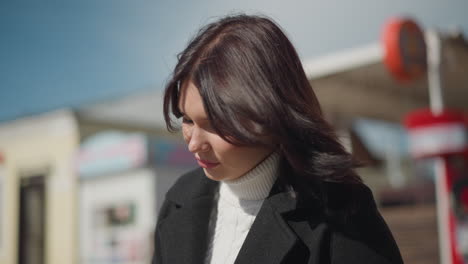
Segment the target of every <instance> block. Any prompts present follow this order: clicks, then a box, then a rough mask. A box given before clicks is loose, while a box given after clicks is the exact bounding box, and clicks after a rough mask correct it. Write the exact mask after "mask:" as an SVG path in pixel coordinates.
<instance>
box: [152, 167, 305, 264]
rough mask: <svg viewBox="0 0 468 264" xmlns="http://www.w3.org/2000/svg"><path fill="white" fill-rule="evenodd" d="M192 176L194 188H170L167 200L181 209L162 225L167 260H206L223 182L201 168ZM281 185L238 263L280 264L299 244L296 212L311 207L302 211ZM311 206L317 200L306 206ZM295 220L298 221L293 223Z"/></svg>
mask: <svg viewBox="0 0 468 264" xmlns="http://www.w3.org/2000/svg"><path fill="white" fill-rule="evenodd" d="M192 177H196V178H197V179H196V180H194V181H191V184H190V188H189V189H187V190H185V192H182V193H181V192H180V191H172V192H171V191H170V192H168V194H167V199H169V200H171V201H172V202H174V203H175V204H176V207H177V208H178V209H176V211H175V212H173V213H171V214H170V215H169V216H168V217H167V218H165V219H164V220H163V221H162V222H161V224H160V235H161V241H162V244H163V245H162V246H163V249H164V252H165V255H166V256H165V257H164V258H163V261H164V263H166V262H167V263H203V261H204V258H205V254H206V250H207V244H208V237H207V233H208V224H209V219H210V213H211V209H212V208H213V206H215V194H216V191H217V188H218V186H219V183H218V182H216V181H212V180H210V179H208V178H207V177H206V176H205V174H204V172H203V170H201V169H199V170H197V171H196V173H194V174H193V176H192ZM281 186H282V185H281V184H280V183H279V181H278V180H277V181H276V182H275V184H274V185H273V187H272V190H271V192H270V194H269V196H268V197H267V198H266V199H265V201H264V202H263V204H262V207H261V209H260V211H259V213H258V215H257V217H256V219H255V221H254V223H253V225H252V227H251V229H250V231H249V233H248V235H247V237H246V239H245V241H244V244H243V245H242V247H241V249H240V251H239V254H238V256H237V259H236V261H235V263H236V264H246V263H280V261H281V260H282V259H283V258H284V257H285V256H286V255H287V254H288V253H289V252H290V251H291V250H292V249H293V248H294V247H295V245H297V244H299V242H300V240H299V238H298V236H297V235H296V232H295V230H294V229H295V228H296V227H297V226H298V225H297V222H300V221H298V218H297V216H298V214H296V213H297V212H304V211H309V212H310V211H311V210H301V209H305V207H303V206H301V205H299V204H298V200H297V199H296V197H295V194H294V192H292V191H290V190H286V189H284V188H281ZM311 206H312V207H313V206H314V203H309V204H308V205H307V206H306V207H311ZM301 217H302V218H304V219H305V220H307V221H309V220H310V219H309V216H308V215H307V214H306V215H304V214H301ZM301 217H300V218H301ZM291 221H294V222H295V223H294V224H292V225H291V224H290V222H291ZM291 226H292V227H291ZM299 228H301V227H299ZM272 241H274V243H272Z"/></svg>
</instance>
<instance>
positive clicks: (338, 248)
mask: <svg viewBox="0 0 468 264" xmlns="http://www.w3.org/2000/svg"><path fill="white" fill-rule="evenodd" d="M325 191H326V195H327V197H328V198H327V201H326V215H327V222H328V224H329V227H330V229H331V234H332V237H331V249H330V251H331V252H330V254H331V259H332V260H334V261H332V263H347V262H346V261H347V260H349V259H350V258H352V259H361V260H363V262H362V263H397V264H400V263H403V261H402V258H401V254H400V251H399V249H398V246H397V244H396V242H395V240H394V238H393V235H392V233H391V231H390V229H389V228H388V226H387V224H386V222H385V220H384V219H383V217H382V216H381V214H380V212H379V210H378V208H377V206H376V203H375V200H374V196H373V194H372V191H371V190H370V189H369V187H367V186H366V185H364V184H340V183H327V184H325ZM366 261H367V262H366Z"/></svg>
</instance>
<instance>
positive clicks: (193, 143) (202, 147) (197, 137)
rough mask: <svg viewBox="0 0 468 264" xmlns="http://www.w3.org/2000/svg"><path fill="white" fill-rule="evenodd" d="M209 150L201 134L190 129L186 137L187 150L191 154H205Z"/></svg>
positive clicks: (196, 130) (197, 130)
mask: <svg viewBox="0 0 468 264" xmlns="http://www.w3.org/2000/svg"><path fill="white" fill-rule="evenodd" d="M209 149H210V146H209V144H208V142H207V141H206V139H205V138H204V135H203V132H201V131H199V129H196V128H194V129H192V131H191V133H190V135H189V136H188V150H189V151H190V152H192V153H197V152H206V151H208V150H209Z"/></svg>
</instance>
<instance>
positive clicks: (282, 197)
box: [235, 189, 300, 264]
mask: <svg viewBox="0 0 468 264" xmlns="http://www.w3.org/2000/svg"><path fill="white" fill-rule="evenodd" d="M272 192H273V193H274V192H276V190H275V189H273V190H272ZM295 208H296V199H295V198H294V197H293V196H292V195H291V193H289V192H280V193H276V194H273V195H272V194H271V193H270V196H269V197H268V198H267V199H265V201H264V202H263V205H262V208H261V209H260V211H259V213H258V215H257V217H256V218H255V221H254V223H253V225H252V227H251V229H250V231H249V234H248V235H247V237H246V239H245V241H244V244H243V245H242V247H241V250H240V251H239V254H238V256H237V258H236V261H235V263H236V264H247V263H281V261H282V260H283V259H284V258H285V257H286V256H287V255H288V253H290V252H291V251H292V250H293V249H294V248H295V247H296V246H297V245H298V244H299V242H300V241H299V240H298V237H297V236H296V235H295V233H294V232H293V231H292V230H291V229H290V228H289V226H288V224H287V221H286V220H285V216H284V215H285V214H287V213H288V212H291V211H294V210H295Z"/></svg>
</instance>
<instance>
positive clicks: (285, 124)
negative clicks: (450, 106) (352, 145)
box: [153, 15, 402, 264]
mask: <svg viewBox="0 0 468 264" xmlns="http://www.w3.org/2000/svg"><path fill="white" fill-rule="evenodd" d="M171 115H174V116H175V117H177V118H181V119H182V134H183V136H184V139H185V141H186V143H187V145H188V149H189V150H190V151H191V152H192V153H193V155H194V156H195V158H196V159H197V161H198V164H199V165H200V167H201V168H200V169H196V170H194V171H191V172H189V173H187V174H185V175H183V176H182V177H181V178H180V179H179V180H178V181H177V182H176V184H175V185H174V186H173V187H172V188H171V189H170V190H169V191H168V193H167V195H166V200H165V202H164V204H163V206H162V208H161V211H160V214H159V217H158V223H157V226H156V232H155V254H154V259H153V263H164V264H166V263H171V264H174V263H238V264H241V263H242V264H243V263H379V264H384V263H402V259H401V256H400V253H399V250H398V247H397V245H396V243H395V241H394V239H393V237H392V235H391V233H390V231H389V229H388V227H387V225H386V224H385V222H384V220H383V219H382V217H381V216H380V214H379V212H378V211H377V208H376V205H375V202H374V200H373V197H372V193H371V191H370V190H369V189H368V188H367V187H366V186H365V185H364V184H363V183H362V182H361V180H360V178H359V176H357V175H356V174H355V173H354V171H353V168H354V167H356V164H355V162H354V161H353V159H352V157H351V156H350V154H348V153H347V152H346V151H345V150H344V148H343V147H342V146H341V145H340V144H339V143H338V141H337V138H336V135H335V134H334V132H333V130H332V128H331V127H330V125H329V124H327V122H326V121H325V120H324V119H323V115H322V113H321V110H320V106H319V103H318V101H317V98H316V96H315V94H314V92H313V90H312V88H311V86H310V84H309V81H308V79H307V77H306V75H305V73H304V70H303V67H302V65H301V62H300V60H299V57H298V55H297V53H296V51H295V49H294V47H293V46H292V44H291V43H290V41H289V40H288V38H287V37H286V36H285V35H284V34H283V32H282V31H281V29H280V28H279V27H278V26H277V25H276V24H275V23H274V22H272V21H271V20H270V19H268V18H264V17H259V16H247V15H236V16H228V17H225V18H222V19H220V20H218V21H216V22H214V23H211V24H209V25H207V26H205V27H204V28H202V29H201V30H200V31H199V33H198V34H197V35H196V37H195V38H194V39H192V40H191V41H190V43H189V44H188V46H187V48H186V49H185V50H184V51H183V52H182V53H181V54H180V56H179V60H178V63H177V66H176V67H175V70H174V72H173V76H172V78H171V80H170V81H169V82H168V84H167V87H166V90H165V97H164V116H165V120H166V124H167V126H168V129H169V130H170V131H175V130H177V129H178V127H177V126H176V125H175V124H174V123H173V122H172V119H171Z"/></svg>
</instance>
